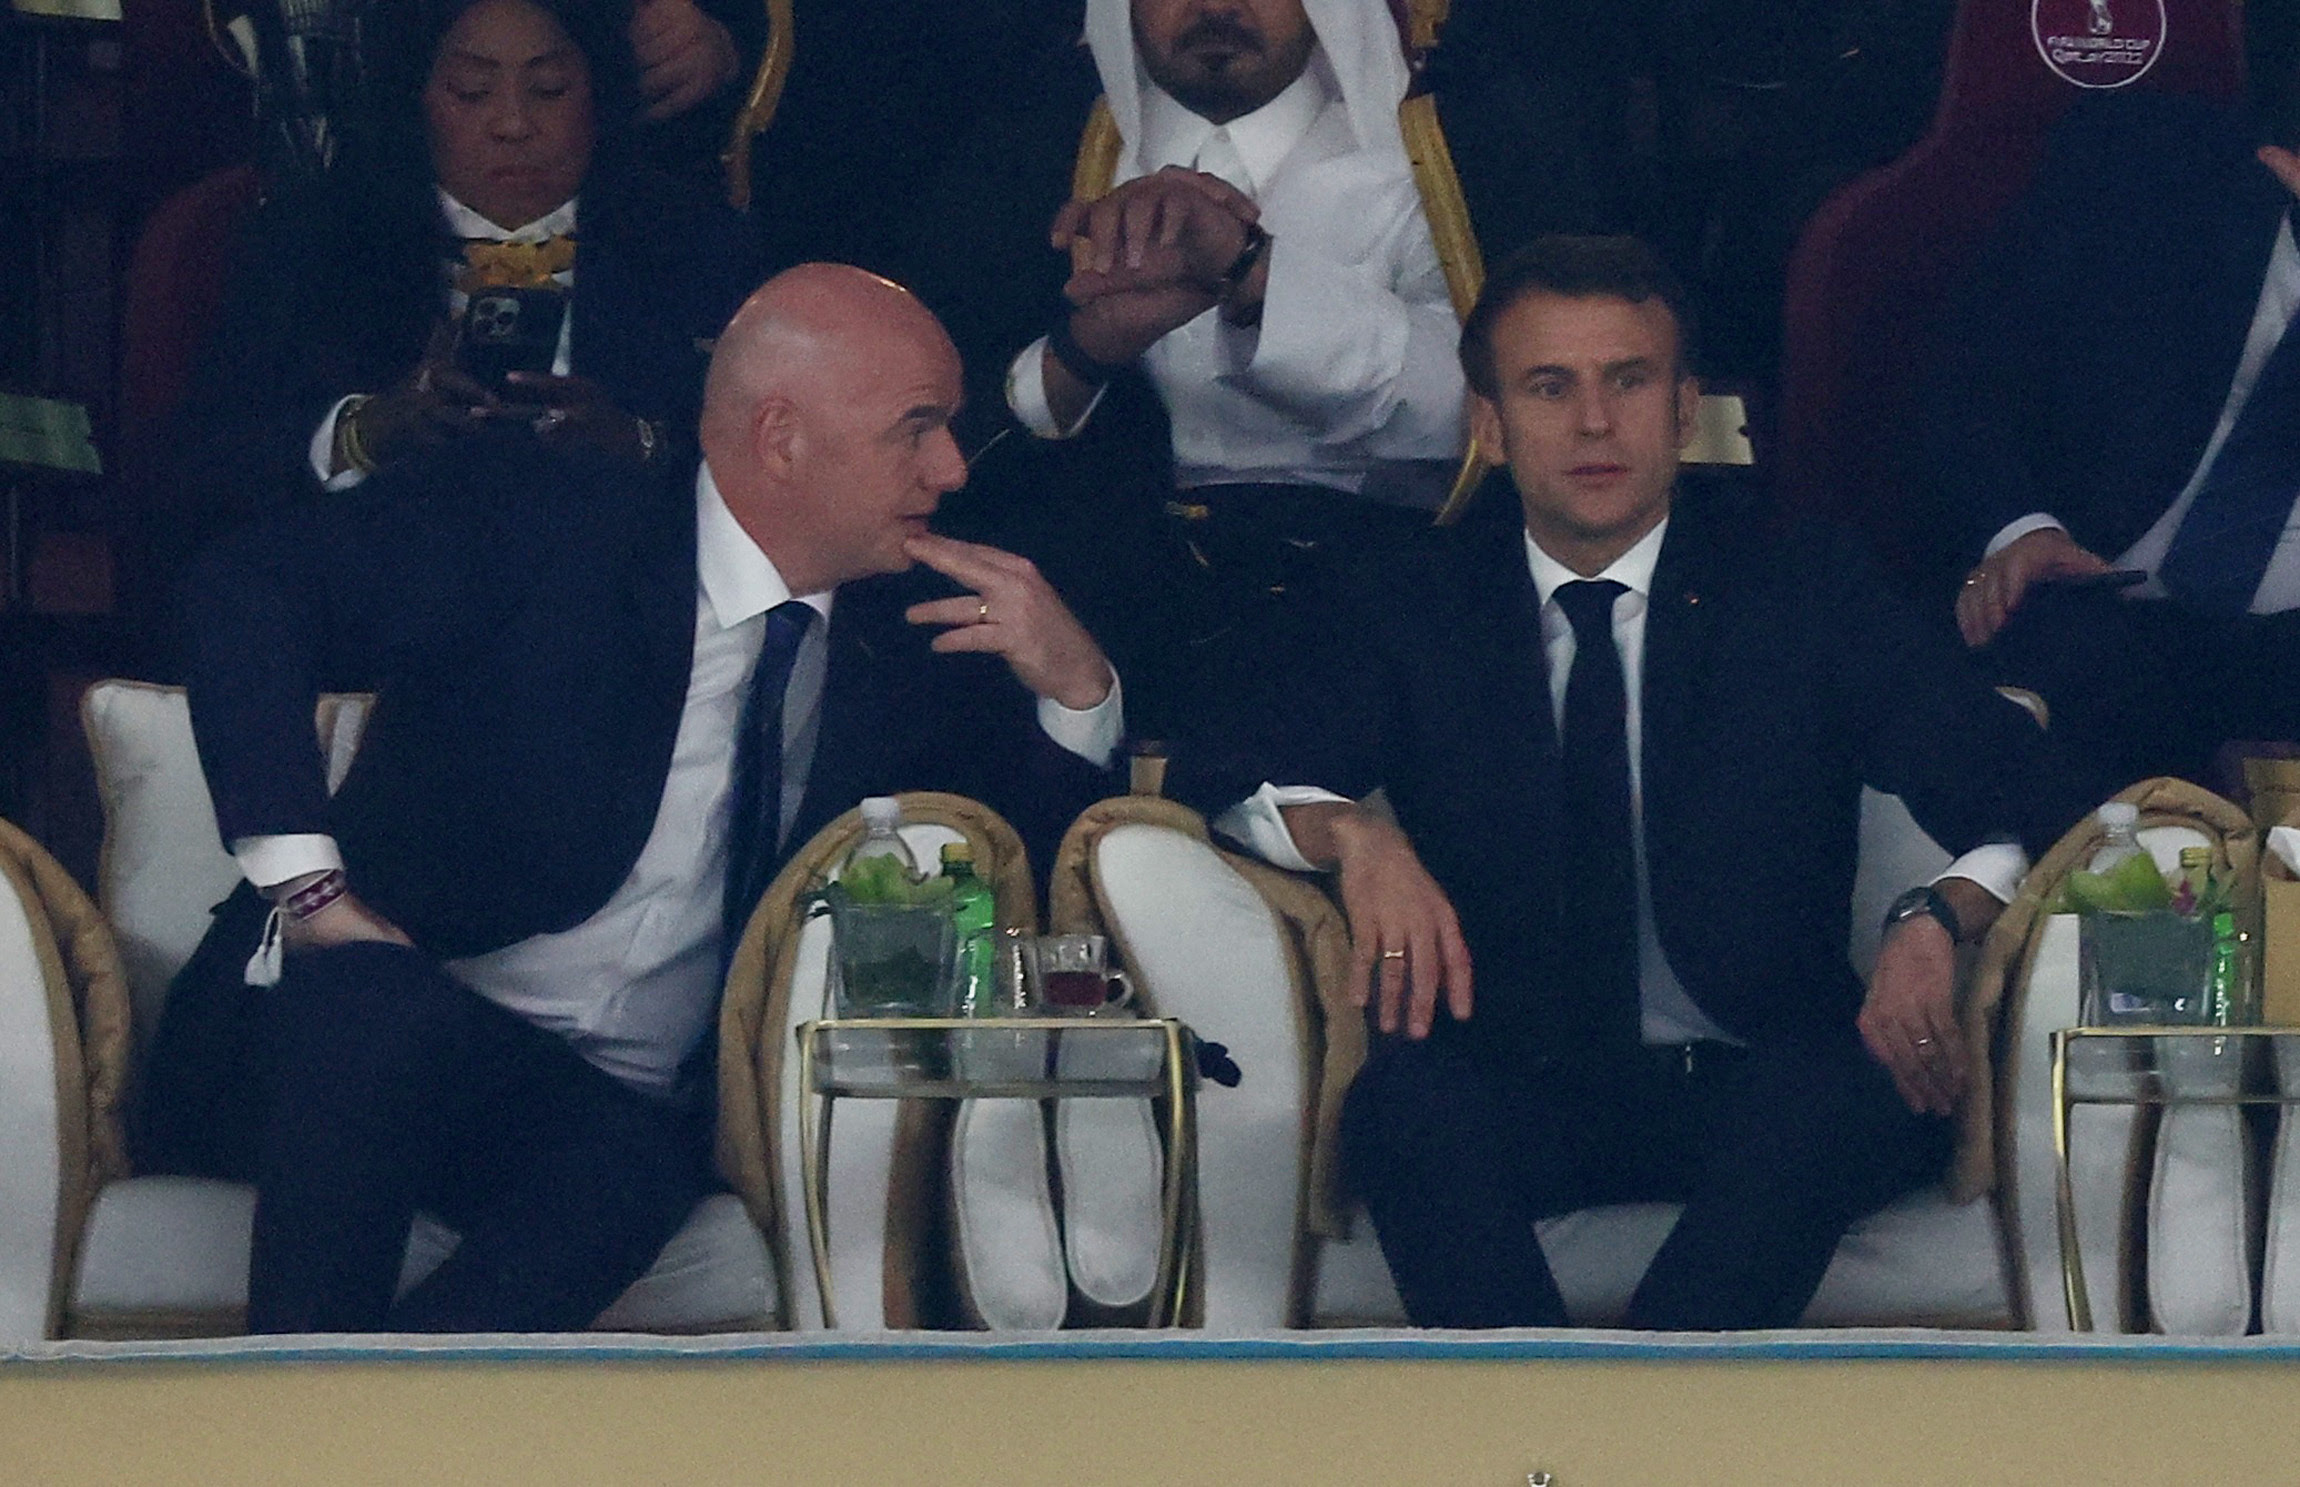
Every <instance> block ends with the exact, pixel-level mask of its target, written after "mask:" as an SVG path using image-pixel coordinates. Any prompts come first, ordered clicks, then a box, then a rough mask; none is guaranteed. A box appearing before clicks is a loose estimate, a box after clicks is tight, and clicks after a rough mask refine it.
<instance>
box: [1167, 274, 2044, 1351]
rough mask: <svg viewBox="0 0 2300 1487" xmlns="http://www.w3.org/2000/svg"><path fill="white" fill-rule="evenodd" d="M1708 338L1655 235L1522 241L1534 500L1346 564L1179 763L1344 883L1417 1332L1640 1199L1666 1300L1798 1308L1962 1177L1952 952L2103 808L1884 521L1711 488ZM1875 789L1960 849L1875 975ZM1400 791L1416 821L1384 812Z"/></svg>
mask: <svg viewBox="0 0 2300 1487" xmlns="http://www.w3.org/2000/svg"><path fill="white" fill-rule="evenodd" d="M1687 335H1688V327H1687V325H1686V321H1685V312H1684V310H1683V300H1682V298H1681V291H1680V290H1679V289H1678V287H1677V286H1676V284H1675V283H1674V281H1673V280H1672V279H1671V278H1670V276H1669V274H1668V272H1667V270H1666V269H1665V268H1664V267H1663V266H1662V265H1661V264H1660V262H1659V260H1658V259H1657V258H1656V257H1654V256H1653V254H1652V253H1651V251H1650V250H1649V249H1647V248H1646V247H1645V246H1644V245H1643V244H1641V243H1638V242H1636V241H1635V240H1633V239H1627V238H1564V237H1553V238H1547V239H1542V240H1540V241H1538V242H1536V243H1535V244H1533V245H1532V246H1531V247H1530V248H1529V249H1527V250H1526V251H1525V252H1524V253H1523V254H1521V255H1518V256H1515V257H1513V258H1512V259H1510V260H1509V261H1507V262H1506V263H1505V264H1504V265H1503V266H1502V267H1501V268H1499V269H1498V270H1497V271H1496V272H1495V273H1494V275H1493V276H1492V278H1491V280H1490V281H1489V282H1488V284H1487V285H1486V288H1485V292H1484V295H1483V297H1482V298H1481V300H1480V302H1479V304H1478V305H1477V307H1476V309H1475V310H1474V311H1473V312H1472V313H1471V315H1470V316H1469V317H1468V319H1467V320H1466V322H1465V323H1464V327H1463V334H1462V362H1463V366H1464V368H1465V370H1466V372H1467V375H1468V380H1469V385H1470V388H1471V390H1472V399H1471V405H1470V406H1471V415H1470V416H1471V425H1472V428H1473V430H1474V431H1475V434H1476V436H1477V437H1478V438H1479V439H1480V440H1481V441H1483V442H1484V443H1485V444H1486V447H1488V448H1492V449H1495V450H1497V451H1499V452H1500V453H1501V454H1502V456H1503V457H1504V458H1505V460H1506V463H1507V467H1508V471H1509V476H1510V479H1511V480H1512V481H1513V483H1514V484H1515V486H1516V488H1517V492H1518V495H1519V497H1520V503H1521V506H1522V511H1523V518H1524V519H1523V523H1522V525H1518V524H1512V525H1511V527H1510V528H1508V529H1504V528H1502V527H1500V526H1499V525H1497V524H1491V523H1488V524H1483V525H1481V526H1476V527H1467V528H1462V529H1456V530H1455V531H1451V532H1441V533H1435V534H1432V536H1431V537H1430V538H1429V539H1428V540H1426V541H1425V542H1424V543H1422V544H1420V545H1418V546H1417V547H1415V548H1414V549H1411V550H1409V551H1408V552H1406V553H1404V554H1400V555H1396V556H1394V557H1393V558H1392V560H1391V561H1390V562H1389V563H1387V564H1386V565H1383V566H1382V567H1380V568H1374V567H1371V566H1369V567H1368V568H1367V569H1365V570H1364V571H1361V572H1359V573H1357V574H1355V575H1353V579H1352V583H1351V585H1350V588H1349V590H1348V596H1349V599H1350V601H1351V607H1350V609H1349V611H1348V613H1349V616H1350V619H1349V625H1350V629H1349V633H1350V635H1351V637H1352V639H1351V644H1350V646H1349V647H1348V649H1347V651H1346V652H1345V653H1341V654H1334V655H1327V656H1323V657H1307V658H1297V661H1298V664H1296V665H1291V666H1289V667H1288V668H1287V670H1288V672H1289V673H1291V675H1290V676H1289V678H1288V679H1287V681H1286V682H1285V683H1284V686H1285V689H1286V693H1287V696H1286V698H1285V700H1282V701H1280V702H1279V703H1277V704H1276V705H1274V706H1270V707H1267V708H1265V709H1264V712H1265V713H1266V715H1267V716H1269V717H1271V718H1272V719H1274V720H1276V721H1275V726H1274V727H1270V728H1265V729H1263V730H1262V731H1261V732H1260V733H1259V734H1258V735H1257V734H1256V733H1255V731H1254V729H1253V727H1252V725H1251V724H1250V723H1245V722H1237V723H1233V725H1232V727H1233V730H1234V731H1233V741H1232V742H1231V743H1229V744H1228V745H1227V746H1225V748H1224V749H1223V750H1222V751H1220V752H1213V751H1209V754H1208V756H1207V757H1204V758H1196V759H1194V758H1193V757H1192V756H1190V755H1183V756H1181V757H1179V758H1178V759H1177V760H1176V762H1175V770H1176V776H1175V785H1176V789H1177V792H1178V793H1181V794H1184V795H1185V796H1187V797H1188V798H1190V799H1192V800H1194V801H1200V802H1204V803H1205V804H1207V805H1208V807H1209V808H1211V809H1220V808H1221V807H1223V806H1225V805H1228V806H1230V809H1229V810H1227V811H1226V812H1225V813H1224V814H1223V815H1222V816H1221V817H1220V819H1219V821H1218V824H1219V825H1220V826H1221V827H1222V829H1224V830H1225V831H1227V832H1229V833H1230V834H1231V835H1233V836H1236V837H1238V838H1240V839H1242V840H1244V841H1246V842H1248V843H1249V844H1251V845H1252V846H1253V847H1254V848H1255V849H1256V850H1258V851H1259V852H1260V853H1262V855H1264V856H1265V857H1267V858H1268V859H1270V860H1272V861H1274V862H1278V863H1280V864H1282V865H1286V866H1291V867H1296V868H1318V869H1331V870H1335V871H1337V872H1338V874H1339V888H1340V893H1341V898H1342V901H1343V904H1344V906H1345V908H1346V910H1347V913H1348V916H1349V922H1350V929H1351V934H1352V938H1353V941H1354V943H1355V945H1356V953H1357V967H1356V969H1357V973H1358V976H1359V978H1360V979H1359V983H1358V988H1357V990H1358V994H1359V995H1360V997H1361V998H1366V999H1369V1000H1370V1001H1371V1002H1372V1003H1373V1004H1374V1009H1375V1016H1376V1018H1377V1020H1378V1024H1379V1030H1380V1033H1381V1035H1382V1036H1381V1037H1380V1038H1379V1039H1378V1040H1377V1045H1376V1047H1375V1049H1374V1051H1373V1052H1372V1054H1371V1056H1370V1057H1369V1060H1368V1062H1367V1064H1366V1066H1365V1068H1364V1070H1363V1071H1362V1073H1361V1074H1360V1075H1359V1077H1358V1079H1357V1081H1356V1083H1355V1084H1354V1086H1353V1087H1352V1088H1351V1090H1350V1092H1349V1095H1348V1100H1347V1105H1346V1108H1345V1116H1344V1122H1343V1127H1342V1141H1343V1148H1342V1155H1343V1162H1344V1168H1345V1171H1346V1172H1347V1174H1348V1175H1349V1179H1350V1181H1351V1183H1352V1184H1353V1186H1354V1187H1355V1189H1356V1191H1357V1192H1358V1193H1359V1194H1360V1195H1361V1196H1362V1197H1363V1198H1364V1200H1365V1201H1366V1203H1367V1206H1368V1208H1369V1210H1370V1211H1371V1213H1372V1216H1373V1221H1374V1225H1375V1228H1376V1230H1377V1231H1378V1234H1379V1237H1380V1240H1381V1244H1382V1248H1383V1252H1384V1254H1385V1256H1386V1258H1387V1259H1388V1262H1389V1265H1390V1268H1391V1270H1392V1272H1393V1274H1394V1275H1395V1276H1396V1278H1397V1282H1398V1286H1399V1289H1400V1292H1401V1293H1402V1295H1403V1297H1404V1300H1405V1304H1406V1309H1407V1312H1408V1314H1409V1315H1410V1316H1411V1317H1412V1318H1413V1320H1414V1321H1415V1322H1417V1323H1419V1324H1423V1325H1429V1326H1452V1327H1497V1326H1517V1325H1561V1324H1563V1323H1565V1321H1566V1320H1567V1318H1566V1314H1565V1310H1564V1306H1563V1303H1562V1301H1561V1299H1560V1296H1559V1293H1558V1290H1557V1287H1556V1285H1555V1283H1554V1281H1553V1279H1552V1277H1551V1275H1550V1272H1549V1269H1548V1267H1547V1264H1546V1263H1545V1261H1544V1259H1543V1257H1542V1255H1541V1252H1540V1248H1539V1246H1538V1244H1537V1243H1536V1241H1535V1238H1534V1233H1533V1223H1534V1221H1535V1220H1536V1219H1538V1218H1540V1217H1543V1216H1545V1215H1548V1214H1554V1213H1558V1212H1563V1211H1567V1210H1570V1209H1573V1208H1577V1207H1582V1206H1587V1205H1590V1204H1596V1203H1610V1202H1622V1201H1629V1200H1633V1199H1675V1200H1680V1201H1683V1202H1684V1203H1685V1204H1686V1207H1685V1210H1684V1214H1683V1217H1682V1218H1681V1219H1680V1220H1679V1222H1678V1223H1677V1225H1676V1227H1675V1229H1674V1230H1673V1231H1672V1232H1671V1234H1670V1236H1669V1238H1668V1240H1667V1241H1666V1243H1665V1244H1664V1245H1663V1247H1662V1249H1661V1251H1660V1252H1659V1254H1658V1255H1657V1256H1656V1257H1655V1259H1654V1261H1653V1263H1652V1265H1651V1268H1650V1269H1649V1270H1648V1272H1647V1273H1646V1275H1645V1276H1644V1278H1643V1280H1642V1282H1641V1284H1640V1285H1639V1286H1638V1288H1637V1291H1636V1293H1635V1296H1634V1299H1633V1300H1632V1301H1631V1303H1630V1306H1629V1313H1628V1320H1629V1322H1630V1324H1631V1325H1634V1326H1639V1327H1650V1328H1692V1329H1706V1328H1726V1327H1763V1326H1787V1325H1792V1324H1794V1323H1795V1322H1796V1321H1797V1319H1798V1318H1799V1316H1800V1315H1801V1313H1802V1312H1803V1310H1804V1307H1805V1305H1806V1303H1807V1301H1808V1300H1809V1299H1810V1297H1811V1296H1812V1294H1813V1291H1814V1289H1815V1287H1816V1286H1817V1285H1818V1284H1819V1282H1820V1279H1821V1276H1822V1272H1823V1270H1824V1269H1825V1267H1826V1266H1827V1264H1828V1262H1829V1257H1830V1255H1831V1253H1832V1251H1833V1250H1834V1248H1835V1245H1836V1243H1837V1240H1838V1239H1839V1237H1840V1236H1841V1235H1842V1233H1843V1231H1844V1230H1845V1228H1846V1227H1847V1226H1848V1225H1849V1224H1850V1223H1851V1222H1852V1221H1853V1220H1854V1219H1856V1218H1858V1217H1860V1216H1861V1215H1863V1214H1865V1213H1867V1212H1869V1211H1870V1210H1873V1209H1875V1208H1877V1207H1879V1206H1881V1205H1882V1204H1884V1203H1885V1202H1887V1201H1888V1200H1890V1199H1891V1198H1893V1197H1894V1196H1896V1195H1897V1194H1899V1193H1902V1192H1904V1191H1906V1190H1908V1189H1909V1188H1911V1187H1913V1186H1915V1185H1916V1184H1918V1183H1920V1182H1922V1181H1923V1180H1925V1179H1926V1178H1927V1177H1928V1176H1929V1175H1932V1174H1935V1173H1937V1172H1938V1171H1939V1170H1940V1169H1941V1167H1942V1165H1943V1163H1944V1161H1945V1159H1946V1158H1947V1156H1948V1153H1949V1150H1950V1147H1951V1132H1950V1126H1949V1123H1948V1120H1947V1117H1948V1115H1949V1113H1950V1112H1951V1110H1952V1109H1953V1108H1954V1106H1955V1105H1956V1103H1957V1100H1958V1098H1959V1096H1960V1093H1961V1091H1962V1089H1963V1087H1964V1081H1965V1078H1966V1068H1967V1065H1966V1058H1965V1051H1964V1048H1963V1046H1962V1043H1961V1040H1960V1037H1959V1033H1958V1026H1957V1020H1956V1016H1955V1009H1954V1007H1953V1005H1952V1001H1951V978H1952V970H1953V962H1954V956H1955V945H1956V944H1957V942H1959V941H1960V940H1965V941H1969V940H1971V939H1972V938H1973V937H1974V936H1976V935H1978V934H1979V933H1981V932H1982V931H1983V930H1984V929H1985V928H1986V927H1987V926H1988V924H1989V923H1990V922H1991V920H1992V919H1993V918H1994V916H1995V915H1996V913H1997V912H1998V909H1999V907H2000V906H2001V902H2002V901H2003V900H2004V899H2005V898H2008V897H2009V896H2010V894H2011V892H2012V890H2013V888H2014V886H2015V883H2016V881H2017V879H2018V878H2019V877H2020V875H2021V874H2022V873H2023V872H2024V871H2025V870H2026V861H2027V859H2026V855H2025V853H2026V851H2027V850H2030V849H2034V848H2036V847H2039V846H2041V845H2043V844H2047V843H2049V842H2051V841H2052V840H2053V839H2054V838H2055V837H2056V836H2057V835H2058V833H2059V831H2060V829H2061V827H2062V825H2063V824H2064V823H2065V821H2066V820H2069V819H2073V818H2074V816H2075V815H2076V811H2075V810H2074V809H2073V808H2068V807H2062V806H2056V805H2054V804H2053V802H2054V801H2055V800H2056V799H2057V792H2056V790H2055V789H2054V788H2053V785H2052V777H2051V775H2050V772H2049V767H2048V763H2047V761H2046V760H2045V758H2044V757H2043V754H2042V745H2041V742H2040V735H2039V732H2038V730H2037V729H2036V728H2035V726H2034V724H2033V723H2032V722H2031V720H2030V719H2029V718H2028V717H2027V715H2026V714H2025V713H2024V712H2022V711H2021V710H2020V709H2019V708H2017V707H2015V706H2014V705H2013V704H2011V703H2009V702H2006V701H2004V700H2003V699H2001V698H1999V697H1997V696H1995V695H1994V694H1993V693H1991V692H1990V691H1988V690H1987V689H1986V688H1985V687H1983V686H1982V685H1981V684H1980V683H1979V682H1978V680H1977V679H1976V678H1975V677H1974V676H1973V675H1972V674H1970V672H1969V670H1968V667H1967V665H1966V663H1965V661H1964V659H1963V658H1962V656H1961V655H1960V653H1959V652H1958V650H1957V648H1956V646H1955V645H1954V644H1953V643H1952V642H1951V641H1950V640H1949V638H1948V637H1947V636H1946V635H1945V634H1939V633H1936V632H1933V631H1929V630H1927V629H1926V628H1925V627H1923V626H1922V625H1920V624H1918V623H1917V622H1915V621H1914V620H1913V619H1912V618H1911V617H1910V616H1908V615H1906V614H1904V613H1902V612H1901V611H1900V610H1898V609H1897V608H1896V607H1894V605H1893V603H1892V601H1891V600H1890V599H1889V597H1888V596H1887V595H1886V593H1885V591H1884V589H1883V586H1882V585H1881V583H1880V582H1879V581H1878V579H1877V577H1876V574H1875V572H1874V570H1873V569H1872V567H1871V566H1870V565H1869V564H1868V563H1867V562H1865V561H1864V558H1863V555H1862V554H1861V553H1860V551H1859V550H1858V548H1857V547H1856V546H1855V545H1854V544H1853V543H1852V542H1851V541H1850V540H1849V539H1847V538H1845V537H1843V536H1841V535H1838V534H1833V533H1830V532H1827V531H1823V530H1819V529H1804V528H1799V529H1792V530H1789V531H1785V532H1783V531H1774V530H1770V529H1768V527H1767V525H1766V524H1765V523H1764V522H1763V521H1761V520H1759V519H1757V518H1756V517H1755V516H1754V515H1753V514H1752V513H1751V512H1748V511H1744V510H1738V509H1734V508H1733V507H1731V506H1729V505H1724V504H1720V503H1721V502H1722V501H1724V500H1727V499H1730V498H1729V497H1712V496H1709V495H1706V494H1702V495H1697V494H1696V493H1695V492H1693V491H1690V490H1686V491H1680V490H1678V489H1677V487H1676V484H1675V480H1676V474H1677V457H1678V450H1679V449H1680V448H1681V447H1682V445H1683V443H1684V442H1685V440H1686V439H1687V438H1688V437H1689V434H1690V430H1691V428H1692V422H1691V420H1692V415H1693V410H1694V405H1695V401H1696V398H1697V389H1696V386H1695V383H1694V382H1693V380H1692V379H1691V377H1690V376H1689V375H1688V373H1687V371H1686V361H1685V358H1686V355H1687V350H1688V348H1687V346H1686V344H1685V342H1686V339H1687ZM1256 781H1260V782H1261V783H1260V785H1259V786H1257V785H1256V783H1255V782H1256ZM1864 783H1867V784H1871V785H1874V786H1876V787H1877V788H1879V789H1882V790H1887V791H1892V792H1897V793H1898V794H1900V795H1902V796H1903V797H1905V798H1906V800H1907V802H1908V804H1909V807H1910V809H1911V810H1912V811H1913V812H1914V813H1915V815H1916V817H1917V819H1918V820H1919V821H1920V822H1921V823H1923V824H1924V825H1925V827H1926V828H1927V829H1928V830H1929V831H1931V832H1932V833H1933V834H1934V836H1936V837H1937V838H1938V839H1939V840H1940V841H1942V842H1943V843H1945V844H1947V845H1948V846H1950V847H1951V848H1953V849H1955V850H1956V851H1958V852H1960V853H1962V854H1963V855H1962V856H1960V857H1959V858H1958V859H1957V860H1956V862H1955V863H1954V864H1953V865H1952V866H1951V868H1950V869H1949V871H1948V873H1947V874H1945V875H1944V876H1942V877H1941V878H1940V879H1939V880H1937V881H1936V882H1935V883H1933V884H1932V885H1930V886H1927V887H1921V888H1918V889H1914V890H1912V891H1911V893H1910V894H1908V895H1905V896H1904V898H1903V900H1902V901H1901V902H1900V903H1898V904H1897V905H1896V906H1895V910H1894V915H1893V920H1892V927H1891V928H1890V930H1889V931H1888V934H1887V937H1886V939H1885V943H1884V949H1883V952H1882V954H1881V956H1880V958H1879V962H1878V966H1877V970H1876V974H1875V978H1874V980H1873V982H1872V984H1871V987H1870V989H1869V990H1868V991H1867V993H1866V994H1865V995H1864V993H1863V990H1862V987H1861V985H1860V982H1859V980H1858V978H1857V977H1856V976H1855V974H1854V972H1853V970H1852V968H1851V967H1850V965H1849V964H1848V963H1847V957H1846V948H1845V947H1846V939H1847V915H1848V905H1849V904H1850V902H1851V896H1852V884H1853V874H1854V857H1855V847H1856V828H1857V823H1858V817H1859V795H1860V790H1861V787H1862V785H1863V784H1864ZM1377 786H1380V787H1384V788H1385V789H1386V790H1387V793H1388V798H1389V802H1390V805H1391V807H1392V808H1393V810H1394V812H1395V822H1396V824H1394V825H1392V824H1388V823H1387V822H1386V821H1385V820H1383V819H1382V818H1380V817H1378V816H1376V815H1373V814H1369V813H1368V812H1367V811H1366V810H1365V809H1364V808H1363V807H1361V806H1359V805H1357V804H1354V803H1352V802H1353V801H1354V800H1355V799H1357V798H1358V797H1361V796H1362V795H1364V794H1365V793H1366V792H1368V791H1371V790H1372V789H1374V788H1375V787H1377ZM1321 787H1323V788H1321ZM1248 791H1251V792H1252V793H1251V794H1250V795H1249V794H1248V793H1247V792H1248ZM1233 802H1235V804H1232V803H1233ZM2023 843H2025V844H2026V846H2025V847H2024V846H2023V845H2022V844H2023ZM1473 975H1474V999H1473ZM1473 1014H1474V1015H1473Z"/></svg>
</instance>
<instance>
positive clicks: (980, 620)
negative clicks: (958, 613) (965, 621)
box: [974, 599, 990, 625]
mask: <svg viewBox="0 0 2300 1487" xmlns="http://www.w3.org/2000/svg"><path fill="white" fill-rule="evenodd" d="M974 622H975V623H976V624H978V625H987V624H989V623H990V601H989V600H988V599H983V600H979V601H977V602H976V604H975V606H974Z"/></svg>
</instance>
